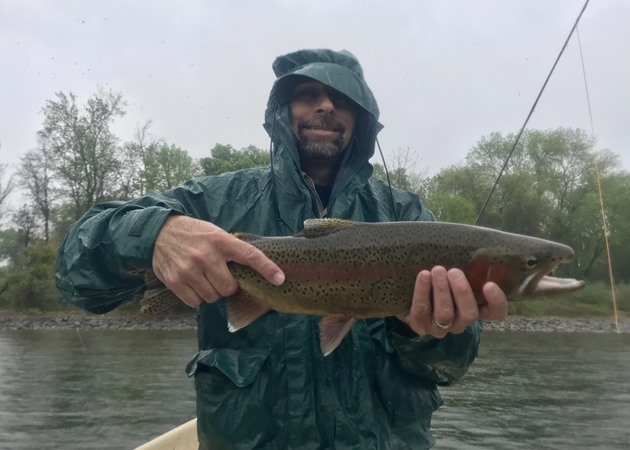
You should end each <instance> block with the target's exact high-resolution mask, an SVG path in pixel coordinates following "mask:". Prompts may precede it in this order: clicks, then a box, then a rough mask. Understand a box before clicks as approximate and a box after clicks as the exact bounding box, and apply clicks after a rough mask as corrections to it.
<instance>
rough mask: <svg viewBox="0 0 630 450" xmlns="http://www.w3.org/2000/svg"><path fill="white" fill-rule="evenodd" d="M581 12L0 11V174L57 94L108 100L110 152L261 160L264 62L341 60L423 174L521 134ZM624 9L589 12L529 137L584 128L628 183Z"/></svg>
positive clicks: (3, 7)
mask: <svg viewBox="0 0 630 450" xmlns="http://www.w3.org/2000/svg"><path fill="white" fill-rule="evenodd" d="M583 4H584V1H583V0H554V1H552V2H550V1H547V0H510V1H505V0H440V1H438V0H433V1H428V0H418V1H402V0H389V1H371V0H364V1H360V0H334V1H331V0H321V1H310V2H302V1H290V0H264V1H255V0H252V1H238V0H203V1H202V0H196V1H195V0H188V1H178V2H173V1H168V0H152V1H149V0H137V1H133V2H129V1H127V0H110V1H82V0H57V1H54V2H50V1H47V0H29V1H22V0H3V1H2V2H0V145H1V147H0V163H2V164H6V165H8V166H9V167H10V168H15V167H16V165H17V163H19V156H21V155H23V154H24V153H25V152H26V151H28V150H29V149H31V148H33V147H35V145H36V143H37V141H36V138H35V136H36V132H37V131H38V130H39V129H41V128H42V120H43V116H42V114H41V109H42V107H43V106H44V105H45V103H46V100H51V99H54V98H55V93H56V92H60V91H61V92H64V93H66V94H67V93H69V92H73V93H74V94H76V95H77V96H78V97H79V102H80V103H81V104H83V103H84V102H85V101H86V100H87V99H88V98H89V97H90V96H91V95H92V94H94V93H95V92H97V90H98V89H104V90H106V91H107V90H112V91H113V92H118V93H121V94H122V95H123V97H124V99H125V100H126V102H127V106H126V115H125V116H124V117H122V118H118V119H116V121H115V123H114V125H113V131H114V132H115V133H116V135H117V136H118V137H119V138H120V139H121V140H122V141H126V140H131V139H133V136H134V133H135V130H136V129H137V128H138V127H139V126H141V125H142V124H144V123H145V122H146V121H148V120H151V121H152V126H151V128H150V133H151V135H152V136H153V137H154V138H156V139H164V140H166V141H167V142H168V143H172V144H175V145H177V146H179V147H181V148H183V149H185V150H186V151H188V152H189V154H190V155H191V156H193V157H195V158H200V157H204V156H209V150H210V149H211V148H212V147H213V146H214V145H215V144H216V143H221V144H230V145H232V146H233V147H235V148H241V147H245V146H247V145H250V144H253V145H256V146H258V147H261V148H267V147H268V144H269V138H268V136H267V135H266V133H265V131H264V130H263V128H262V122H263V112H264V108H265V105H266V101H267V96H268V94H269V89H270V88H271V85H272V83H273V81H274V75H273V72H272V70H271V64H272V62H273V60H274V58H275V57H276V56H278V55H282V54H285V53H289V52H292V51H294V50H297V49H301V48H332V49H335V50H340V49H347V50H350V51H351V52H352V53H354V54H355V55H356V56H357V57H358V58H359V60H360V61H361V64H362V65H363V68H364V71H365V77H366V79H367V82H368V83H369V85H370V86H371V88H372V91H373V92H374V94H375V96H376V99H377V101H378V103H379V107H380V110H381V117H380V121H381V122H382V123H383V124H384V125H385V128H384V129H383V131H382V132H381V134H380V136H379V141H380V143H381V146H382V147H383V149H384V151H385V153H386V158H388V159H391V158H392V157H393V154H394V150H395V149H399V148H400V149H407V148H409V149H410V150H411V151H412V153H413V155H417V160H416V167H415V169H416V170H417V171H419V172H424V173H426V174H433V173H436V172H437V171H439V170H440V169H442V168H444V167H447V166H449V165H452V164H457V163H458V162H461V161H462V160H463V159H464V158H465V156H466V154H467V153H468V151H469V150H470V149H471V148H472V147H473V146H474V145H475V144H476V143H477V142H478V141H479V140H480V139H481V138H482V137H483V136H487V135H489V134H490V133H492V132H501V133H504V134H506V133H516V132H518V130H519V129H520V128H521V126H522V124H523V122H524V120H525V117H526V116H527V113H528V112H529V110H530V108H531V106H532V104H533V102H534V100H535V98H536V96H537V94H538V91H539V90H540V88H541V86H542V84H543V82H544V80H545V78H546V76H547V74H548V72H549V70H550V69H551V66H552V64H553V62H554V60H555V58H556V56H557V54H558V52H559V51H560V49H561V47H562V44H563V43H564V41H565V39H566V37H567V35H568V33H569V31H570V29H571V27H572V26H573V23H574V21H575V19H576V18H577V16H578V14H579V12H580V10H581V8H582V6H583ZM628 23H630V2H628V1H627V0H591V2H590V4H589V6H588V8H587V9H586V12H585V13H584V16H583V17H582V20H581V22H580V26H579V37H580V41H581V44H582V54H583V58H584V68H585V71H586V82H587V85H588V92H589V94H590V102H591V110H592V117H593V125H594V127H593V130H591V121H590V117H589V112H588V103H587V96H586V90H585V80H584V74H583V71H582V62H581V59H580V48H579V46H578V41H577V39H576V38H577V36H575V35H574V38H573V39H572V41H571V42H570V44H569V46H568V47H567V49H566V51H565V54H564V56H563V58H562V59H561V61H560V63H559V65H558V67H557V68H556V71H555V73H554V75H553V76H552V78H551V80H550V82H549V84H548V86H547V89H546V91H545V93H544V94H543V96H542V98H541V100H540V103H539V104H538V107H537V109H536V111H535V112H534V114H533V116H532V119H531V121H530V124H529V127H530V128H535V129H551V128H557V127H561V126H562V127H571V128H583V129H585V130H586V131H587V132H589V133H590V132H591V131H594V133H595V136H596V139H597V149H609V150H611V151H612V152H614V153H616V154H618V155H619V156H620V158H621V162H622V165H621V168H623V169H625V170H630V27H628Z"/></svg>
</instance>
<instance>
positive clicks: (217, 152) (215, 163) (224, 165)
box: [199, 144, 269, 175]
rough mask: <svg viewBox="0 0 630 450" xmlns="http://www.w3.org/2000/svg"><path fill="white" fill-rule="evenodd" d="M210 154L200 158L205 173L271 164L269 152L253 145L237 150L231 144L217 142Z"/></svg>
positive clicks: (215, 173)
mask: <svg viewBox="0 0 630 450" xmlns="http://www.w3.org/2000/svg"><path fill="white" fill-rule="evenodd" d="M210 155H211V156H209V157H206V158H201V159H200V160H199V164H200V166H201V169H202V171H203V174H204V175H219V174H222V173H224V172H233V171H235V170H240V169H248V168H251V167H262V166H266V165H268V164H269V152H267V151H266V150H263V149H260V148H257V147H255V146H253V145H249V146H247V147H244V148H242V149H240V150H236V149H234V147H232V146H231V145H222V144H216V145H215V146H214V147H213V148H212V150H210Z"/></svg>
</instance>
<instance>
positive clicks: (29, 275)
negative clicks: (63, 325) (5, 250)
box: [0, 240, 60, 311]
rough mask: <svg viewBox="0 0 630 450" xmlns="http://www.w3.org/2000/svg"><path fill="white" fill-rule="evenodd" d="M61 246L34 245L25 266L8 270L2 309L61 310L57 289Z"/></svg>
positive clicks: (1, 286) (1, 284)
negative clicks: (57, 265)
mask: <svg viewBox="0 0 630 450" xmlns="http://www.w3.org/2000/svg"><path fill="white" fill-rule="evenodd" d="M56 253H57V246H56V245H54V244H52V243H50V242H44V241H41V240H40V241H37V242H35V243H33V244H32V245H30V246H29V247H28V248H27V249H26V251H25V253H24V261H23V264H21V265H20V266H17V267H13V268H11V269H10V270H7V271H6V272H5V273H4V274H3V276H2V278H1V279H0V309H5V308H10V309H13V310H38V311H49V310H54V309H59V298H60V295H59V294H58V293H57V290H56V289H55V276H54V274H55V255H56Z"/></svg>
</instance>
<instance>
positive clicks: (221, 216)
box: [56, 50, 481, 449]
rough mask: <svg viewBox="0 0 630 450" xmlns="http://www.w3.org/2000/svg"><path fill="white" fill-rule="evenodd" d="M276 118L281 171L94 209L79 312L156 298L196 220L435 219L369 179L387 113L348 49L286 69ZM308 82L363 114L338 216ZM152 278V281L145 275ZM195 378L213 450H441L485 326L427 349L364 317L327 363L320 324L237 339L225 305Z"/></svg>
mask: <svg viewBox="0 0 630 450" xmlns="http://www.w3.org/2000/svg"><path fill="white" fill-rule="evenodd" d="M273 68H274V71H275V73H276V75H277V76H278V79H277V81H276V83H275V84H274V87H273V89H272V91H271V94H270V97H269V102H268V105H267V109H266V113H265V128H266V130H267V132H268V133H269V134H270V136H271V139H272V142H273V156H272V158H273V164H272V167H266V168H256V169H248V170H242V171H238V172H234V173H227V174H223V175H219V176H213V177H202V178H198V179H195V180H192V181H190V182H188V183H186V184H184V185H183V186H181V187H177V188H175V189H172V190H170V191H168V192H165V193H164V194H157V193H150V194H149V195H146V196H144V197H142V198H139V199H137V200H134V201H131V202H128V203H121V202H110V203H105V204H100V205H96V206H95V207H93V208H92V209H91V210H90V211H89V212H87V213H86V214H85V216H84V217H83V218H81V219H80V220H79V221H78V222H77V223H75V224H74V225H73V226H72V227H71V228H70V230H69V232H68V235H67V236H66V239H65V242H64V243H63V245H62V247H61V248H60V250H59V254H58V258H57V274H56V281H57V286H58V288H59V290H60V291H61V292H62V293H63V295H64V296H66V297H67V298H68V299H69V300H70V301H71V302H72V303H73V304H75V305H77V306H79V307H81V308H84V309H86V310H88V311H92V312H94V313H105V312H107V311H109V310H111V309H113V308H115V307H116V306H118V305H120V304H122V303H124V302H126V301H128V300H129V299H131V298H133V297H134V296H135V295H136V294H139V293H141V292H142V291H143V290H144V283H143V277H142V272H143V270H145V269H150V268H151V261H152V252H153V244H154V242H155V239H156V237H157V235H158V233H159V231H160V227H161V226H162V224H163V223H164V221H165V220H166V219H167V218H168V217H169V216H170V215H173V214H187V215H190V216H192V217H196V218H199V219H203V220H207V221H210V222H212V223H214V224H216V225H218V226H220V227H222V228H223V229H225V230H227V231H230V232H234V231H243V232H249V233H256V234H259V235H265V236H277V235H289V234H294V233H297V232H299V231H300V230H302V228H303V221H304V220H305V219H310V218H314V217H320V216H326V217H337V218H343V219H351V220H356V221H365V222H381V221H393V220H434V217H433V215H432V214H431V212H429V211H428V210H427V209H425V208H424V207H423V205H422V203H421V201H420V199H419V198H418V197H417V196H416V195H414V194H411V193H408V192H404V191H400V190H396V189H393V192H392V195H390V190H389V188H388V186H387V185H386V184H385V183H383V182H382V181H380V180H378V179H375V178H371V174H372V166H371V165H370V164H369V162H368V160H369V158H370V157H371V156H372V154H373V153H374V145H375V139H376V134H377V133H378V131H379V130H380V129H381V125H380V124H379V123H378V121H377V119H378V115H379V112H378V107H377V104H376V101H375V99H374V96H373V95H372V92H371V91H370V89H369V88H368V86H367V84H366V82H365V80H364V78H363V72H362V69H361V67H360V65H359V63H358V61H357V60H356V59H355V58H354V56H353V55H352V54H350V53H349V52H347V51H342V52H333V51H330V50H302V51H298V52H295V53H292V54H289V55H285V56H281V57H279V58H277V59H276V61H275V62H274V65H273ZM301 77H308V78H311V79H314V80H317V81H320V82H321V83H324V84H325V85H328V86H330V87H332V88H334V89H336V90H338V91H340V92H342V93H343V94H345V95H347V96H348V97H350V98H351V99H352V100H354V101H355V102H356V103H357V104H358V105H360V107H361V108H360V113H359V115H358V118H357V125H356V129H355V138H354V139H353V141H352V144H351V146H352V147H351V149H350V151H349V152H346V157H345V159H344V161H343V163H342V166H341V169H340V171H339V173H338V176H337V179H336V182H335V185H334V187H333V191H332V193H331V197H330V200H329V203H328V207H327V209H325V210H323V209H322V208H321V204H320V202H319V199H318V197H317V194H316V192H315V190H314V187H313V185H312V182H311V181H310V179H309V178H308V177H306V175H305V174H303V173H302V172H301V170H300V164H299V158H298V153H297V150H296V147H295V141H294V136H293V132H292V130H291V123H290V117H289V109H288V103H287V102H288V95H287V93H288V92H289V90H290V88H291V86H292V85H293V84H294V83H295V82H296V81H298V80H299V79H300V78H301ZM139 269H140V270H139ZM197 315H198V337H199V352H198V353H197V354H196V355H195V357H194V358H193V360H192V361H191V362H190V364H189V365H188V367H187V372H188V374H189V375H190V376H194V377H195V387H196V391H197V416H198V432H199V441H200V447H201V448H212V449H215V448H216V449H219V448H220V449H223V448H225V449H228V448H230V449H231V448H235V449H250V448H269V449H324V448H335V449H399V448H400V449H407V448H409V449H411V448H413V449H424V448H429V447H432V446H433V445H434V439H433V437H432V435H431V432H430V429H429V428H430V421H431V416H432V413H433V412H434V411H435V410H436V409H437V408H438V407H439V406H440V405H441V404H442V400H441V398H440V395H439V393H438V390H437V385H439V384H449V383H452V382H454V381H456V380H457V379H459V378H460V377H461V376H462V375H463V374H464V373H465V372H466V370H467V368H468V367H469V366H470V364H471V363H472V361H473V359H474V358H475V356H476V354H477V347H478V344H479V338H480V334H481V325H480V324H475V325H473V326H471V327H469V328H468V329H467V330H466V332H464V333H462V334H458V335H454V334H449V335H447V336H446V337H445V338H444V339H441V340H438V339H434V338H430V337H426V338H419V337H417V336H415V335H414V334H413V333H412V332H410V330H409V328H407V327H406V325H404V324H403V323H402V322H399V321H398V320H397V319H394V318H386V319H373V320H360V321H358V322H357V323H356V324H355V325H354V326H353V328H352V330H351V332H350V333H349V334H348V336H347V337H346V338H345V339H344V340H343V342H342V343H341V345H340V346H339V347H338V348H337V349H336V350H335V351H334V352H333V353H332V354H331V355H330V356H327V357H324V356H322V354H321V351H320V347H319V334H318V322H319V319H320V318H319V317H314V316H304V315H291V314H281V313H276V312H270V313H268V314H266V315H265V316H263V317H262V318H260V319H259V320H257V321H256V322H254V323H253V324H251V325H250V326H248V327H246V328H244V329H241V330H239V331H238V332H235V333H230V332H229V331H228V328H227V324H226V314H225V300H224V299H221V300H219V301H218V302H216V303H214V304H203V305H202V306H200V307H199V308H198V312H197Z"/></svg>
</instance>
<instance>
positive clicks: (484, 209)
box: [475, 0, 590, 225]
mask: <svg viewBox="0 0 630 450" xmlns="http://www.w3.org/2000/svg"><path fill="white" fill-rule="evenodd" d="M589 2H590V0H586V2H585V3H584V6H583V7H582V10H581V11H580V14H579V15H578V17H577V19H576V20H575V23H574V24H573V27H572V28H571V31H570V32H569V35H568V36H567V38H566V40H565V41H564V45H563V46H562V48H561V49H560V53H558V56H557V57H556V61H555V62H554V63H553V66H552V67H551V70H550V71H549V74H548V75H547V78H546V79H545V82H544V83H543V85H542V88H541V89H540V92H538V96H537V97H536V100H535V101H534V104H533V105H532V108H531V109H530V110H529V114H527V117H526V118H525V122H524V123H523V126H522V127H521V130H520V131H519V132H518V135H517V136H516V139H515V140H514V145H512V149H511V150H510V152H509V153H508V156H507V158H505V162H504V163H503V167H501V170H500V171H499V175H498V176H497V179H496V180H495V182H494V185H493V186H492V189H491V190H490V193H489V194H488V198H487V199H486V202H485V203H484V204H483V206H482V208H481V211H479V215H478V216H477V220H475V225H479V221H480V220H481V216H483V213H484V212H485V211H486V207H487V206H488V203H490V199H491V198H492V195H493V194H494V191H495V190H496V188H497V186H498V184H499V180H500V179H501V177H502V176H503V173H504V172H505V169H506V168H507V165H508V162H509V161H510V158H511V157H512V154H513V153H514V150H516V146H517V145H518V143H519V141H520V140H521V136H522V135H523V132H524V131H525V128H526V127H527V124H528V123H529V119H530V118H531V117H532V115H533V114H534V110H535V109H536V106H537V105H538V101H539V100H540V97H541V96H542V94H543V92H544V91H545V88H546V87H547V83H548V82H549V79H550V78H551V75H552V74H553V72H554V70H555V69H556V66H557V65H558V62H559V61H560V58H561V57H562V54H563V53H564V50H565V49H566V48H567V45H568V44H569V41H570V40H571V36H573V32H574V31H575V30H576V28H577V26H578V23H579V22H580V19H581V18H582V14H584V11H585V10H586V7H587V6H588V3H589Z"/></svg>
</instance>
